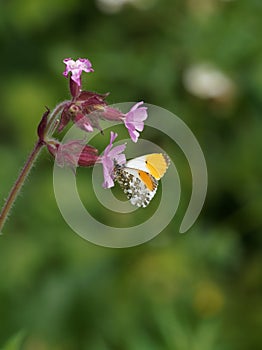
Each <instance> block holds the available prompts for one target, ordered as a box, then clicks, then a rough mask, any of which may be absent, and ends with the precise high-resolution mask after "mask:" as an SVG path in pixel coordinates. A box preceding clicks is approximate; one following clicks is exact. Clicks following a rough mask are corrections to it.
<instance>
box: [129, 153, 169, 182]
mask: <svg viewBox="0 0 262 350" xmlns="http://www.w3.org/2000/svg"><path fill="white" fill-rule="evenodd" d="M169 164H170V160H169V158H168V156H167V155H166V154H163V153H151V154H147V155H145V156H141V157H137V158H134V159H131V160H129V161H128V162H127V163H126V165H125V166H126V167H128V168H134V169H139V170H142V171H145V172H147V173H149V174H150V175H152V176H153V177H154V178H155V179H156V180H159V179H161V178H162V177H163V176H164V174H165V172H166V170H167V168H168V166H169Z"/></svg>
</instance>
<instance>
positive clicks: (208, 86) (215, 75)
mask: <svg viewBox="0 0 262 350" xmlns="http://www.w3.org/2000/svg"><path fill="white" fill-rule="evenodd" d="M183 83H184V86H185V88H186V90H187V91H189V92H190V93H191V94H192V95H195V96H197V97H199V98H203V99H205V98H224V97H227V96H231V95H232V94H233V93H234V91H235V85H234V83H233V81H232V80H231V79H230V78H229V77H228V76H227V75H226V74H225V73H223V72H222V71H220V70H219V69H218V68H216V67H214V66H213V65H212V64H210V63H200V64H196V65H193V66H191V67H189V68H187V69H186V71H185V72H184V76H183Z"/></svg>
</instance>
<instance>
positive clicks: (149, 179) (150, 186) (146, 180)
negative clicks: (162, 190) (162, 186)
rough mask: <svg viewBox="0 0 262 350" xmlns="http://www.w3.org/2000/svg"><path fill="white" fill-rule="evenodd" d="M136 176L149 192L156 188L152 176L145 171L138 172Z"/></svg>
mask: <svg viewBox="0 0 262 350" xmlns="http://www.w3.org/2000/svg"><path fill="white" fill-rule="evenodd" d="M138 175H139V177H140V179H141V181H143V182H144V184H145V185H146V187H147V188H148V189H149V190H150V191H153V190H154V189H155V188H156V183H155V181H154V180H153V178H152V176H150V174H148V173H146V172H145V171H142V170H139V172H138Z"/></svg>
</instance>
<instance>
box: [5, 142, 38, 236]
mask: <svg viewBox="0 0 262 350" xmlns="http://www.w3.org/2000/svg"><path fill="white" fill-rule="evenodd" d="M42 147H43V144H42V143H40V142H39V141H38V142H37V143H36V144H35V147H34V149H33V151H32V152H31V153H30V155H29V157H28V159H27V161H26V162H25V165H24V167H23V169H22V171H21V172H20V174H19V175H18V178H17V180H16V181H15V183H14V185H13V187H12V188H11V191H10V193H9V196H8V198H7V200H6V202H5V204H4V206H3V208H2V211H1V214H0V233H1V231H2V228H3V227H4V224H5V222H6V219H7V217H8V214H9V212H10V210H11V208H12V206H13V204H14V202H15V200H16V197H17V196H18V194H19V192H20V190H21V188H22V186H23V184H24V182H25V179H26V177H27V175H28V174H29V172H30V170H31V168H32V166H33V164H34V162H35V160H36V158H37V157H38V155H39V153H40V150H41V148H42Z"/></svg>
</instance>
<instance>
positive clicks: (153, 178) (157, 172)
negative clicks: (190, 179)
mask: <svg viewBox="0 0 262 350" xmlns="http://www.w3.org/2000/svg"><path fill="white" fill-rule="evenodd" d="M169 164H170V160H169V158H168V156H167V155H165V154H163V153H151V154H147V155H144V156H141V157H137V158H134V159H131V160H129V161H127V162H126V163H125V164H123V165H118V164H116V165H115V167H114V180H115V181H116V182H117V183H118V184H119V185H120V187H121V188H122V189H123V191H124V193H125V194H126V195H127V198H128V199H129V200H130V203H131V204H133V205H135V206H137V207H143V208H145V207H147V206H148V204H149V203H150V201H151V200H152V198H153V197H154V195H155V194H156V191H157V186H158V180H160V179H161V178H162V177H163V176H164V174H165V172H166V171H167V168H168V166H169Z"/></svg>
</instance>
